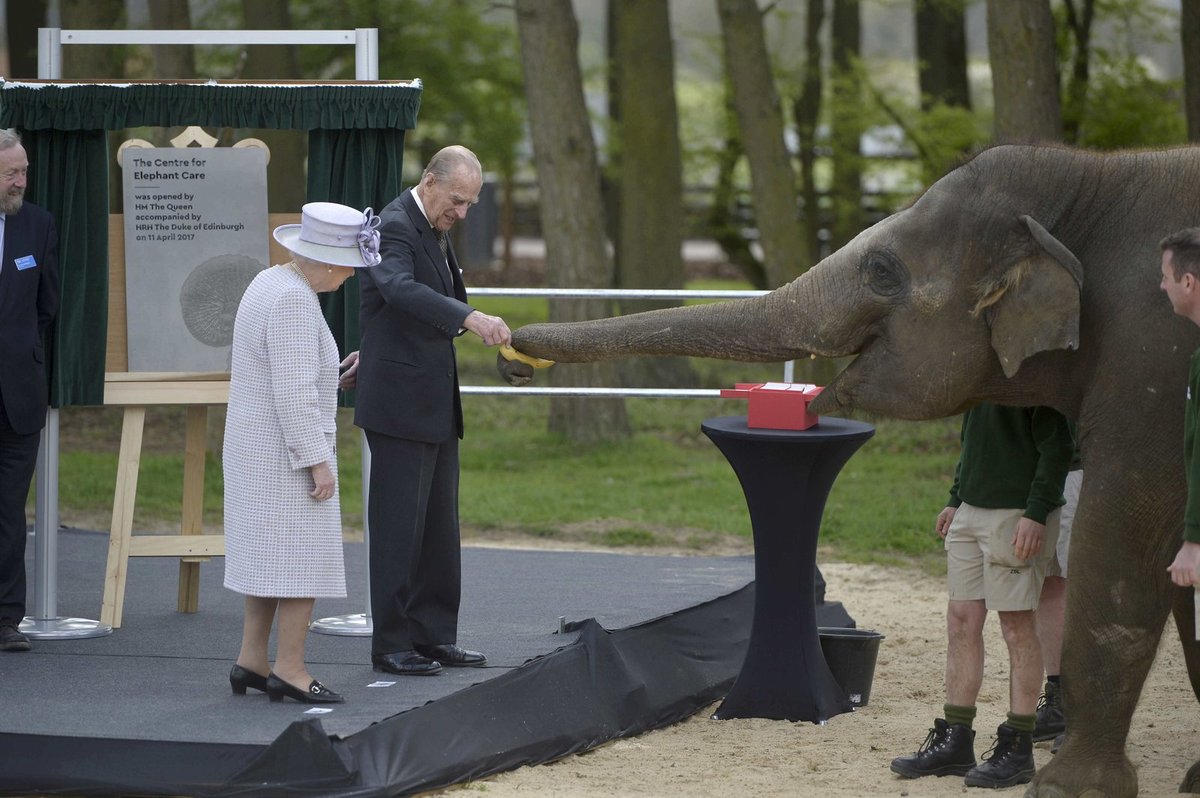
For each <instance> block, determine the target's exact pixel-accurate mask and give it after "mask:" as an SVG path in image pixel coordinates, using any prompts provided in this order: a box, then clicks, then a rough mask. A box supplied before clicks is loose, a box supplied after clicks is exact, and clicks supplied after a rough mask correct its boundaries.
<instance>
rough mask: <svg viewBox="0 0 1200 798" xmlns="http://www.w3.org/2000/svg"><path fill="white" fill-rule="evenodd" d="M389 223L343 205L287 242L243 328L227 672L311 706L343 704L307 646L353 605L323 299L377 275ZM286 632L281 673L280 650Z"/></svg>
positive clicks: (311, 215)
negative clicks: (329, 615)
mask: <svg viewBox="0 0 1200 798" xmlns="http://www.w3.org/2000/svg"><path fill="white" fill-rule="evenodd" d="M378 223H379V220H378V217H376V216H374V215H372V213H371V209H370V208H368V209H367V210H366V212H365V213H364V212H362V211H358V210H355V209H354V208H349V207H347V206H345V205H337V204H335V203H331V202H313V203H309V204H307V205H305V206H304V208H303V212H302V214H301V221H300V224H291V225H283V226H281V227H278V228H276V229H275V232H274V236H275V240H276V241H278V242H279V243H280V244H282V245H283V246H284V247H286V248H287V249H288V250H289V251H290V252H291V253H292V255H293V258H292V260H291V262H289V263H285V264H283V265H279V266H274V267H272V268H269V269H264V270H263V271H262V272H260V273H259V274H258V276H257V277H255V278H254V281H253V282H252V283H251V284H250V286H249V287H248V288H247V289H246V293H245V294H244V295H243V296H242V301H241V304H240V305H239V306H238V312H237V318H236V320H235V321H234V326H233V359H232V366H231V369H230V381H229V409H228V412H227V415H226V420H225V444H224V458H223V459H224V474H225V587H227V588H229V589H230V590H233V591H236V592H238V593H242V594H243V595H245V597H246V600H245V608H244V617H243V628H242V647H241V651H240V653H239V654H238V657H237V662H236V663H235V664H234V666H233V669H232V670H231V671H230V672H229V684H230V686H231V687H232V688H233V692H234V693H235V694H238V695H245V693H246V688H248V687H250V688H253V689H255V690H259V691H262V692H264V693H266V694H267V695H268V696H269V697H270V699H271V700H272V701H282V700H283V699H284V698H285V697H286V698H292V699H295V700H297V701H301V702H304V703H308V704H327V703H338V702H341V701H342V700H343V698H342V696H341V695H340V694H338V693H336V692H334V691H333V690H330V689H329V688H328V687H326V686H325V685H323V684H321V683H320V682H319V681H317V680H316V679H314V678H313V677H312V674H310V673H309V672H308V667H307V665H306V664H305V658H304V644H305V639H306V637H307V635H308V626H309V623H310V622H311V620H312V611H313V604H314V602H315V600H316V599H317V598H320V597H337V596H345V595H346V575H345V568H344V564H343V562H342V521H341V507H340V504H339V501H338V483H337V452H336V435H335V433H336V431H337V416H336V414H337V381H338V365H339V358H338V351H337V344H336V343H335V342H334V340H333V335H332V334H331V333H330V332H329V327H328V325H327V324H326V323H325V318H324V316H323V315H322V313H321V306H320V303H319V302H318V301H317V294H318V293H321V292H324V291H333V290H336V289H337V288H338V287H339V286H340V285H341V284H342V283H343V282H345V281H346V279H347V278H349V277H350V276H351V275H352V274H354V271H355V269H358V268H363V267H369V266H374V265H376V264H377V263H378V262H379V233H378V232H377V231H376V229H375V228H376V227H377V226H378ZM272 624H277V627H278V629H277V631H278V635H277V641H276V650H275V662H274V665H273V666H272V665H271V663H270V659H269V653H268V640H269V638H270V634H271V626H272Z"/></svg>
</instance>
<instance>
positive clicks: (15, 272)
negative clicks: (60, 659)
mask: <svg viewBox="0 0 1200 798" xmlns="http://www.w3.org/2000/svg"><path fill="white" fill-rule="evenodd" d="M28 170H29V160H28V158H27V157H26V155H25V148H24V147H22V146H21V140H20V138H19V137H18V136H17V134H16V133H15V132H14V131H11V130H0V243H2V247H0V251H2V252H3V255H2V256H0V651H28V650H29V639H28V638H27V637H25V635H23V634H21V632H20V629H19V627H20V624H21V619H22V618H24V617H25V538H26V535H27V532H26V522H25V500H26V499H27V498H28V497H29V483H30V482H31V481H32V479H33V469H34V466H35V465H36V464H37V452H38V438H39V432H40V431H41V429H42V427H43V426H45V424H46V405H47V398H48V396H49V391H48V390H47V388H46V367H45V360H46V358H45V353H44V351H43V349H42V346H43V344H42V341H43V336H44V335H45V333H46V330H47V329H48V328H49V327H50V323H51V322H52V321H53V320H54V316H55V314H56V313H57V312H58V235H57V233H56V232H55V230H54V218H53V217H52V216H51V215H50V214H49V213H47V212H46V211H44V210H42V209H41V208H39V207H37V206H36V205H31V204H30V203H28V202H25V201H24V200H25V176H26V173H27V172H28Z"/></svg>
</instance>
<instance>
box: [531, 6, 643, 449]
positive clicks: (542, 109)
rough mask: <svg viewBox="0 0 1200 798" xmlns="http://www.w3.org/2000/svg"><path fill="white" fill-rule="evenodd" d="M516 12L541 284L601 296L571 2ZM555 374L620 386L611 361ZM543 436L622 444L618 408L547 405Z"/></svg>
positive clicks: (603, 253) (624, 423) (572, 304)
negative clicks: (541, 252)
mask: <svg viewBox="0 0 1200 798" xmlns="http://www.w3.org/2000/svg"><path fill="white" fill-rule="evenodd" d="M516 11H517V32H518V35H519V38H520V41H521V66H522V69H523V71H524V74H525V95H526V102H527V103H528V106H529V128H530V131H531V135H532V139H533V157H534V166H535V168H536V170H537V176H538V192H539V198H540V199H539V205H540V214H541V220H542V230H543V236H544V238H545V240H546V280H547V282H548V283H549V284H550V285H552V286H556V287H564V288H603V287H606V286H608V285H609V284H610V280H611V268H612V265H611V260H610V259H609V257H608V242H607V241H606V240H605V236H604V210H603V205H602V203H601V200H600V167H599V165H598V164H597V162H596V145H595V142H594V140H593V139H592V129H591V127H590V125H589V122H588V114H587V106H586V105H585V103H584V98H583V77H582V75H581V73H580V67H579V58H578V54H577V47H578V42H579V26H578V23H577V22H576V20H575V13H574V11H573V10H572V8H571V2H570V0H517V2H516ZM609 304H610V303H608V302H605V301H601V300H556V301H552V302H551V303H550V320H551V321H553V322H560V321H580V320H583V319H589V318H602V317H605V316H608V315H610V313H609ZM552 371H553V373H552V377H553V378H554V381H555V382H557V381H559V378H564V380H565V381H566V382H567V384H573V385H582V386H595V385H615V384H617V382H616V370H615V368H614V366H613V364H612V363H587V364H579V365H577V366H572V367H563V366H556V367H555V368H554V369H553V370H552ZM550 430H551V432H556V433H559V434H563V435H566V436H568V437H569V438H571V439H572V440H577V441H583V442H586V441H596V440H612V439H618V438H625V437H628V436H629V420H628V418H627V417H626V415H625V403H624V400H622V399H595V398H580V397H554V398H553V399H551V401H550Z"/></svg>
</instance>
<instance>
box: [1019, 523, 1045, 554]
mask: <svg viewBox="0 0 1200 798" xmlns="http://www.w3.org/2000/svg"><path fill="white" fill-rule="evenodd" d="M1045 539H1046V525H1045V524H1039V523H1038V522H1037V521H1031V520H1030V519H1028V518H1026V517H1025V516H1021V520H1020V521H1018V522H1017V530H1016V532H1014V533H1013V541H1012V544H1013V554H1014V555H1016V558H1017V559H1018V560H1020V561H1021V562H1028V561H1029V560H1032V559H1033V558H1034V557H1036V556H1037V555H1038V552H1040V551H1041V550H1042V543H1043V542H1044V541H1045Z"/></svg>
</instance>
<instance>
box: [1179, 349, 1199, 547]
mask: <svg viewBox="0 0 1200 798" xmlns="http://www.w3.org/2000/svg"><path fill="white" fill-rule="evenodd" d="M1198 413H1200V349H1197V350H1196V351H1195V352H1193V353H1192V362H1191V366H1190V367H1189V368H1188V388H1187V404H1186V405H1185V406H1184V411H1183V465H1184V468H1185V469H1186V473H1187V484H1188V491H1187V508H1186V509H1185V510H1184V512H1183V539H1184V540H1187V541H1190V542H1192V543H1200V457H1198V456H1197V454H1200V453H1198V452H1197V451H1196V447H1197V445H1200V440H1197V438H1196V416H1197V414H1198Z"/></svg>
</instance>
